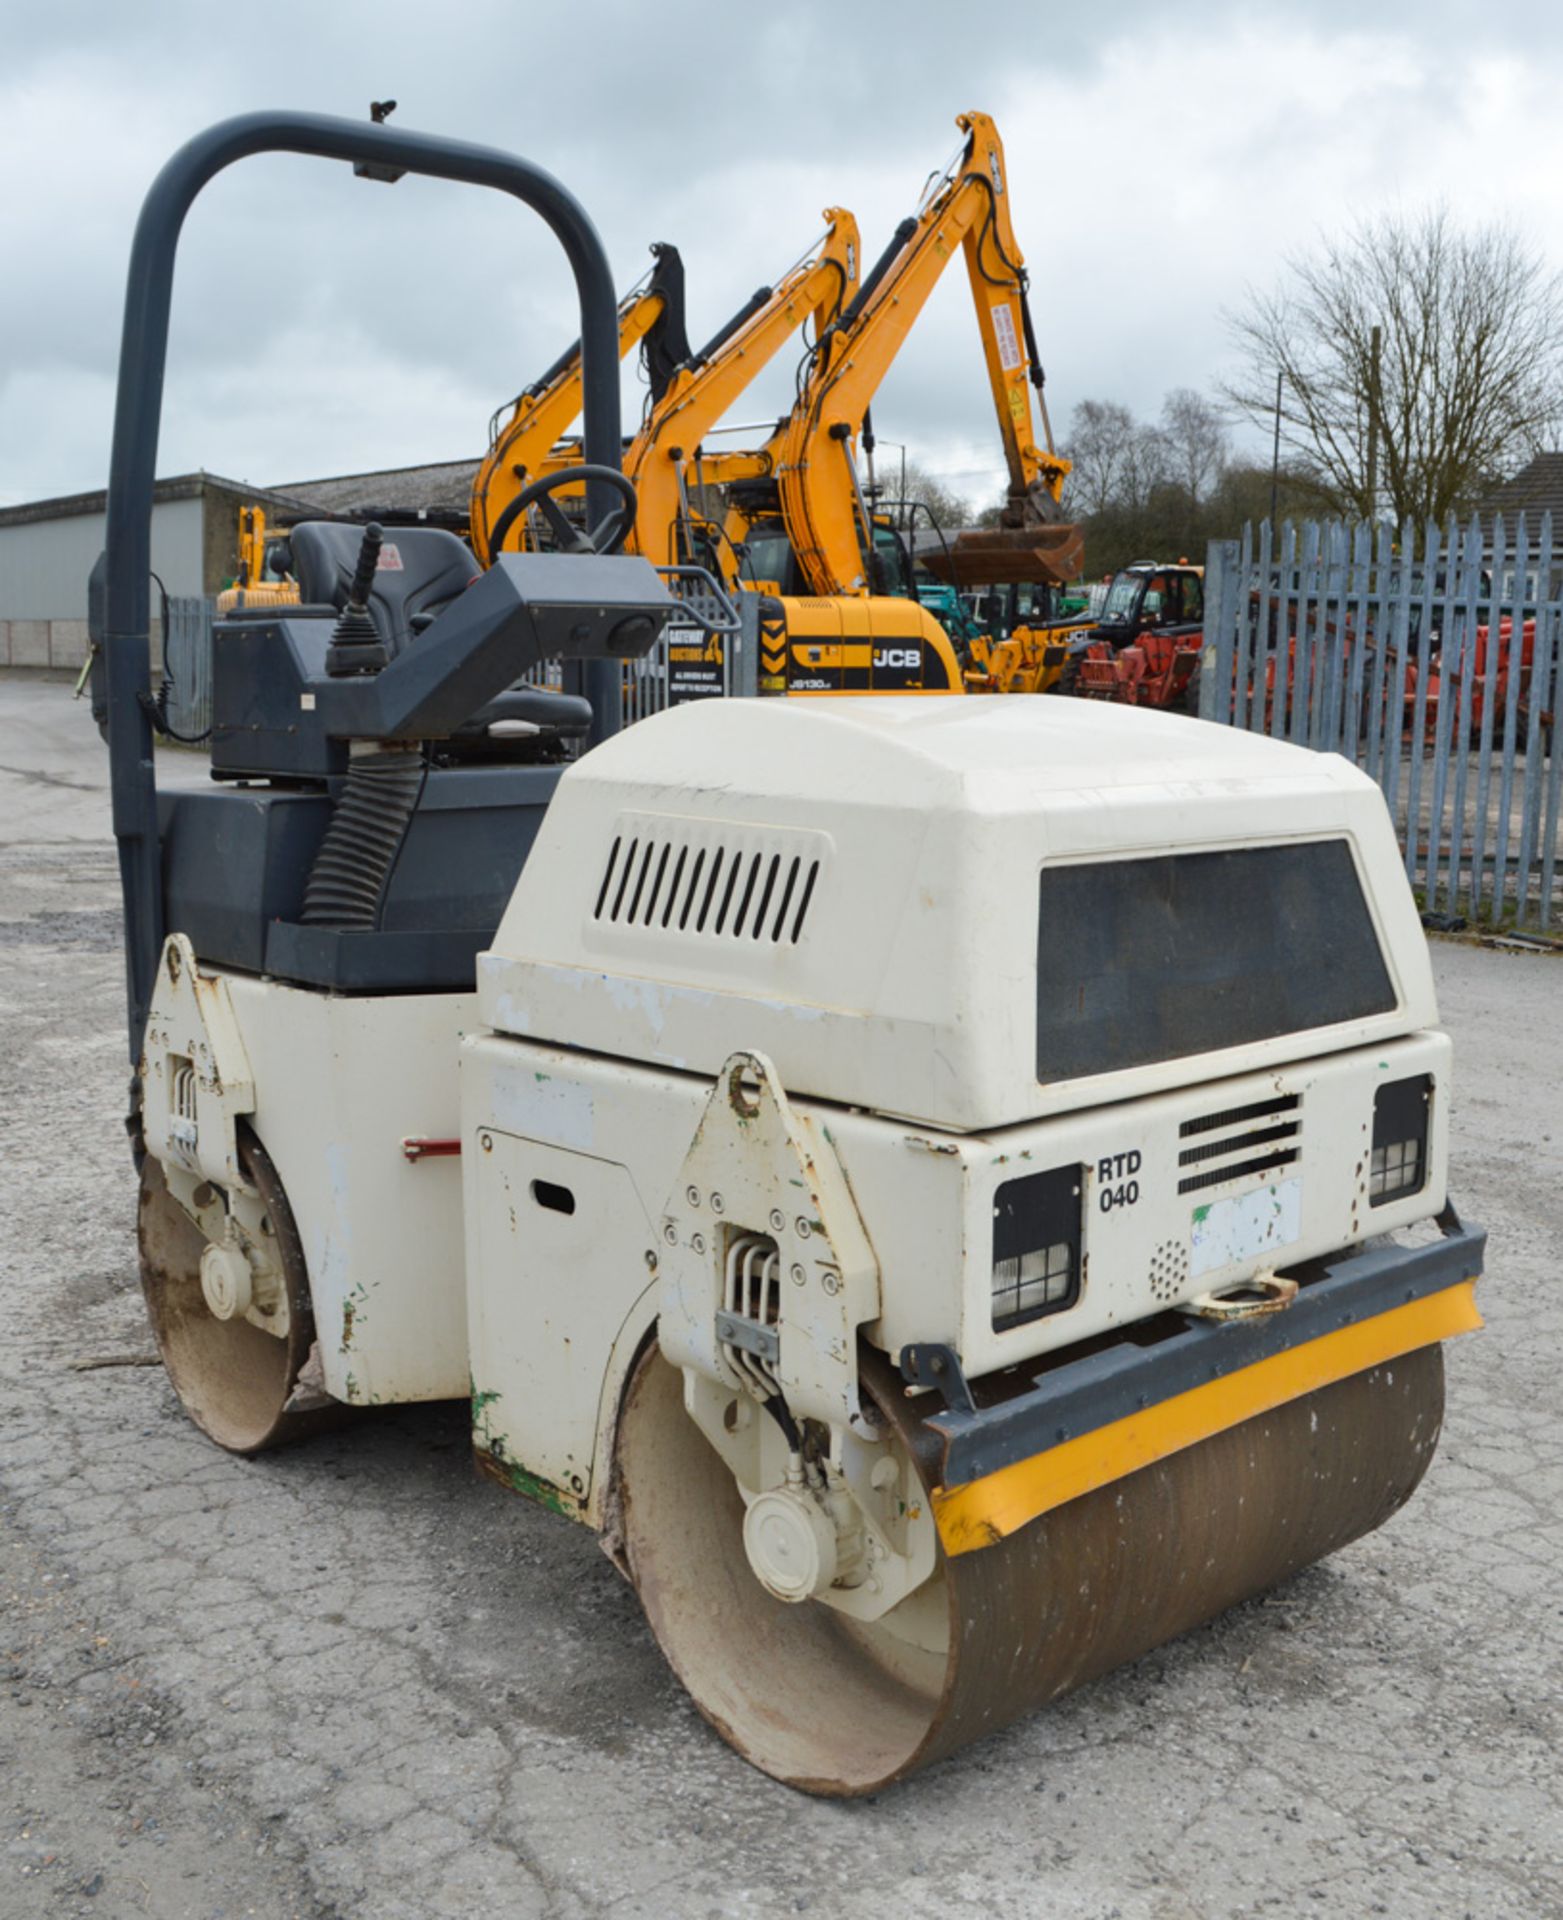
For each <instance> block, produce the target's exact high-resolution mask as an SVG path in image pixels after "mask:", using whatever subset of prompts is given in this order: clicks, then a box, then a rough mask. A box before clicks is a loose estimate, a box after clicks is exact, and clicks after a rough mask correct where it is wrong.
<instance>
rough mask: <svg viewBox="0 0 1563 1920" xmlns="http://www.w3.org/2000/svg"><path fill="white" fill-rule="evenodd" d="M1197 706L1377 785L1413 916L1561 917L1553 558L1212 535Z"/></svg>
mask: <svg viewBox="0 0 1563 1920" xmlns="http://www.w3.org/2000/svg"><path fill="white" fill-rule="evenodd" d="M1205 588H1206V600H1205V647H1204V656H1203V661H1202V665H1201V673H1200V713H1201V715H1202V716H1203V717H1204V718H1206V719H1208V720H1217V721H1221V722H1224V723H1225V724H1227V725H1229V726H1237V727H1242V728H1245V729H1246V730H1248V731H1250V732H1255V733H1268V734H1271V735H1272V736H1273V737H1275V738H1276V739H1285V740H1291V741H1295V742H1297V743H1299V744H1301V745H1303V746H1309V747H1314V748H1317V749H1319V750H1321V751H1326V752H1332V753H1342V754H1344V755H1345V756H1346V757H1347V758H1348V759H1350V760H1353V761H1354V762H1355V763H1356V764H1357V765H1358V766H1360V767H1362V768H1363V769H1364V770H1365V771H1366V772H1367V773H1368V775H1369V776H1370V778H1372V779H1374V780H1376V781H1377V782H1378V784H1379V786H1380V787H1381V788H1382V789H1383V792H1384V798H1385V800H1386V801H1387V803H1388V805H1389V810H1390V814H1391V817H1392V818H1393V820H1394V822H1395V828H1396V831H1397V833H1398V834H1399V835H1400V840H1401V845H1402V847H1403V848H1404V851H1405V861H1406V872H1407V874H1408V875H1409V877H1410V879H1411V883H1412V885H1413V886H1414V887H1416V888H1417V889H1418V890H1419V891H1420V894H1421V897H1422V902H1423V905H1424V908H1425V909H1426V910H1428V911H1430V912H1433V913H1439V914H1443V915H1447V916H1449V917H1451V918H1455V917H1458V918H1462V919H1469V920H1472V921H1476V922H1480V923H1482V924H1485V925H1489V926H1503V925H1509V926H1514V927H1526V926H1534V927H1537V928H1540V929H1542V930H1546V929H1547V928H1549V927H1551V926H1553V925H1555V924H1559V923H1563V898H1560V887H1563V849H1560V845H1559V835H1560V818H1559V814H1560V805H1563V742H1560V741H1559V740H1558V737H1557V729H1556V725H1555V718H1556V715H1557V712H1558V708H1559V706H1560V704H1563V556H1560V555H1558V554H1557V553H1556V551H1555V550H1554V547H1553V534H1552V518H1551V515H1550V514H1547V515H1543V516H1542V519H1541V522H1540V525H1539V527H1536V528H1533V527H1531V526H1528V525H1527V523H1526V520H1525V518H1524V517H1523V516H1521V517H1520V519H1519V521H1518V522H1517V524H1515V525H1514V526H1512V528H1506V527H1505V524H1504V522H1503V521H1502V520H1501V519H1499V520H1496V521H1494V522H1493V524H1492V526H1491V529H1490V533H1488V532H1484V530H1483V528H1482V525H1481V523H1480V521H1478V520H1475V519H1473V520H1472V521H1471V522H1470V524H1469V525H1468V526H1466V527H1465V528H1463V529H1462V528H1460V527H1458V526H1457V525H1456V524H1455V523H1454V522H1451V523H1450V524H1449V526H1448V527H1447V528H1444V529H1442V530H1441V529H1440V528H1438V527H1436V526H1431V525H1430V526H1428V527H1427V528H1426V529H1425V531H1424V532H1423V533H1422V535H1421V537H1420V540H1419V539H1418V538H1417V537H1416V534H1415V530H1414V529H1406V530H1404V531H1402V533H1401V535H1400V536H1399V538H1398V539H1397V538H1396V537H1395V536H1394V535H1393V533H1392V531H1391V529H1389V528H1388V527H1382V526H1381V527H1379V528H1377V529H1374V528H1370V527H1366V526H1359V527H1355V528H1350V527H1347V526H1345V525H1344V524H1342V523H1340V522H1326V523H1320V522H1309V523H1305V524H1303V525H1301V526H1297V525H1294V524H1292V523H1291V522H1287V523H1285V524H1284V525H1283V526H1282V527H1281V528H1280V529H1279V535H1278V537H1277V534H1276V531H1275V530H1274V529H1272V527H1271V526H1270V525H1269V523H1268V522H1266V523H1264V524H1262V525H1261V526H1260V527H1259V529H1258V531H1257V534H1256V533H1255V532H1254V531H1253V530H1252V529H1245V531H1244V535H1243V538H1242V540H1241V541H1213V542H1212V543H1211V546H1210V551H1209V556H1208V564H1207V569H1206V581H1205Z"/></svg>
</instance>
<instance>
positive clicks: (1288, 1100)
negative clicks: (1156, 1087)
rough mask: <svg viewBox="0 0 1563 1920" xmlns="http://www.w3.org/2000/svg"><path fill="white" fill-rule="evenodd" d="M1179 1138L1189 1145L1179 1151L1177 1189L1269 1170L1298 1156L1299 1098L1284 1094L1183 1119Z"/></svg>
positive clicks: (1192, 1188) (1194, 1189) (1186, 1189)
mask: <svg viewBox="0 0 1563 1920" xmlns="http://www.w3.org/2000/svg"><path fill="white" fill-rule="evenodd" d="M1178 1137H1179V1138H1180V1139H1181V1140H1184V1141H1186V1142H1187V1143H1188V1144H1187V1145H1186V1146H1184V1147H1182V1148H1181V1149H1180V1150H1179V1153H1178V1166H1179V1168H1180V1170H1182V1172H1181V1177H1180V1178H1179V1181H1178V1192H1179V1193H1198V1192H1200V1191H1202V1190H1203V1189H1204V1188H1206V1187H1219V1186H1223V1185H1225V1184H1226V1183H1227V1182H1228V1181H1233V1180H1244V1179H1247V1178H1249V1177H1250V1176H1252V1175H1255V1174H1268V1173H1274V1172H1275V1171H1276V1170H1277V1169H1278V1168H1280V1167H1288V1166H1291V1165H1292V1164H1293V1163H1294V1162H1296V1161H1297V1160H1299V1159H1300V1158H1301V1157H1302V1098H1301V1096H1300V1095H1299V1094H1295V1093H1283V1094H1277V1095H1276V1097H1275V1098H1274V1099H1273V1100H1256V1101H1254V1102H1253V1103H1252V1104H1251V1105H1249V1106H1245V1107H1225V1108H1222V1109H1221V1111H1219V1112H1217V1113H1207V1114H1202V1115H1201V1116H1200V1117H1199V1119H1197V1120H1185V1121H1184V1122H1183V1124H1182V1126H1180V1127H1179V1128H1178Z"/></svg>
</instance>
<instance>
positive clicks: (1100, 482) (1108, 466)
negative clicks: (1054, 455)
mask: <svg viewBox="0 0 1563 1920" xmlns="http://www.w3.org/2000/svg"><path fill="white" fill-rule="evenodd" d="M1145 437H1146V430H1145V428H1144V427H1143V426H1141V424H1140V423H1139V422H1138V421H1137V420H1136V419H1135V417H1134V415H1133V414H1132V413H1130V411H1129V409H1128V408H1127V407H1125V406H1120V405H1119V404H1118V402H1117V401H1116V400H1082V401H1081V402H1080V404H1079V405H1078V406H1077V407H1076V408H1075V410H1074V413H1073V414H1072V415H1071V417H1070V422H1069V440H1068V444H1067V445H1066V446H1065V448H1064V452H1065V453H1066V454H1067V455H1068V457H1069V459H1070V460H1071V461H1073V463H1074V468H1073V471H1072V472H1071V473H1070V475H1069V478H1068V481H1067V482H1066V483H1065V484H1066V486H1067V488H1068V491H1067V493H1066V494H1065V497H1064V508H1065V511H1066V512H1067V513H1069V514H1071V515H1076V516H1078V517H1080V518H1082V519H1089V518H1090V517H1091V516H1092V515H1093V514H1098V513H1101V512H1103V511H1104V509H1106V508H1107V507H1110V506H1115V505H1117V504H1119V503H1120V502H1122V501H1123V500H1124V499H1125V497H1126V496H1128V495H1131V494H1132V495H1135V496H1138V497H1142V498H1143V495H1144V493H1145V491H1146V490H1147V477H1146V472H1145V469H1146V467H1147V465H1148V464H1149V463H1148V462H1147V458H1146V453H1147V449H1146V446H1145Z"/></svg>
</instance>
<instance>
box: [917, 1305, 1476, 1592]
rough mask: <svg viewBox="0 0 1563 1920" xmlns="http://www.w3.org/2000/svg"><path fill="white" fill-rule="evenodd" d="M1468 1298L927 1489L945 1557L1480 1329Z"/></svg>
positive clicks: (1274, 1360) (1332, 1337) (1363, 1325)
mask: <svg viewBox="0 0 1563 1920" xmlns="http://www.w3.org/2000/svg"><path fill="white" fill-rule="evenodd" d="M1475 1295H1476V1282H1475V1281H1474V1280H1462V1281H1461V1282H1460V1283H1459V1285H1458V1286H1453V1287H1447V1288H1445V1290H1444V1291H1443V1292H1442V1293H1434V1294H1429V1295H1428V1297H1427V1298H1426V1299H1424V1300H1413V1301H1410V1302H1409V1303H1408V1304H1407V1305H1405V1306H1401V1307H1391V1308H1390V1309H1389V1311H1388V1312H1386V1313H1379V1314H1375V1315H1374V1316H1373V1318H1372V1319H1371V1320H1362V1321H1358V1322H1357V1323H1356V1324H1355V1325H1353V1326H1349V1327H1340V1328H1338V1329H1337V1330H1336V1331H1335V1332H1334V1333H1326V1334H1322V1335H1321V1336H1320V1337H1319V1338H1318V1339H1317V1340H1309V1341H1306V1342H1305V1343H1304V1344H1303V1345H1302V1346H1300V1347H1292V1348H1289V1349H1288V1350H1287V1351H1286V1352H1285V1353H1276V1354H1272V1355H1271V1356H1270V1358H1269V1359H1268V1360H1259V1361H1256V1362H1255V1363H1254V1365H1253V1366H1251V1367H1244V1368H1243V1369H1242V1370H1241V1371H1240V1372H1238V1373H1231V1374H1227V1375H1226V1376H1225V1377H1224V1378H1222V1379H1220V1380H1210V1381H1207V1382H1206V1384H1205V1385H1204V1386H1200V1387H1191V1388H1190V1389H1189V1390H1188V1392H1186V1393H1179V1394H1174V1395H1173V1397H1172V1398H1171V1399H1170V1400H1163V1401H1161V1402H1160V1404H1159V1405H1157V1406H1154V1407H1147V1408H1146V1410H1145V1411H1144V1412H1143V1413H1131V1414H1129V1415H1127V1416H1126V1417H1125V1418H1124V1419H1122V1420H1115V1421H1113V1422H1112V1424H1111V1425H1110V1426H1105V1427H1099V1428H1097V1430H1096V1431H1095V1432H1094V1433H1082V1434H1080V1435H1078V1436H1077V1437H1076V1438H1075V1439H1073V1440H1065V1441H1063V1442H1062V1443H1061V1444H1060V1445H1059V1446H1056V1447H1051V1448H1049V1450H1048V1451H1047V1452H1046V1453H1038V1454H1033V1455H1032V1456H1031V1458H1030V1459H1029V1460H1017V1461H1016V1462H1015V1463H1014V1465H1013V1466H1008V1467H1001V1468H1000V1469H999V1471H998V1472H997V1473H989V1474H985V1475H984V1476H983V1478H982V1479H980V1480H969V1481H967V1482H966V1484H965V1485H964V1486H959V1487H938V1488H935V1490H934V1495H933V1510H934V1517H935V1519H936V1521H937V1522H938V1527H939V1538H940V1539H941V1540H942V1541H943V1542H944V1550H945V1552H946V1553H949V1554H957V1553H972V1552H975V1551H976V1550H977V1548H979V1547H991V1546H993V1545H995V1544H996V1543H997V1542H998V1541H1000V1540H1002V1539H1003V1538H1004V1537H1005V1535H1006V1534H1011V1533H1015V1532H1018V1531H1019V1529H1020V1528H1021V1527H1023V1526H1025V1525H1026V1523H1027V1521H1029V1520H1035V1519H1036V1517H1037V1516H1038V1514H1042V1513H1048V1512H1050V1511H1051V1510H1052V1509H1053V1508H1054V1507H1061V1506H1063V1505H1064V1503H1065V1502H1066V1501H1068V1500H1076V1499H1078V1498H1079V1497H1080V1495H1081V1494H1082V1493H1090V1492H1091V1491H1092V1489H1093V1488H1095V1487H1103V1486H1106V1485H1108V1483H1109V1482H1111V1481H1114V1480H1122V1479H1123V1478H1125V1476H1126V1475H1128V1474H1131V1473H1134V1472H1137V1471H1138V1469H1139V1468H1141V1467H1148V1466H1149V1465H1150V1464H1151V1462H1152V1461H1154V1460H1164V1459H1166V1457H1167V1455H1168V1454H1171V1453H1180V1452H1181V1451H1182V1450H1183V1448H1185V1447H1192V1446H1194V1445H1195V1444H1196V1443H1197V1442H1199V1441H1201V1440H1205V1439H1208V1438H1209V1437H1210V1435H1211V1434H1213V1433H1223V1432H1225V1431H1226V1429H1227V1428H1228V1427H1235V1426H1239V1425H1240V1424H1241V1423H1242V1422H1243V1421H1244V1420H1250V1419H1252V1418H1253V1417H1254V1415H1255V1414H1259V1413H1268V1412H1269V1411H1270V1409H1271V1408H1272V1407H1279V1406H1284V1405H1285V1403H1286V1402H1287V1401H1288V1400H1297V1399H1300V1398H1301V1397H1302V1395H1303V1394H1305V1393H1312V1392H1313V1391H1314V1389H1315V1388H1316V1387H1327V1386H1329V1385H1331V1384H1332V1383H1333V1382H1334V1381H1336V1380H1344V1379H1346V1378H1348V1377H1349V1376H1350V1375H1351V1374H1354V1373H1365V1372H1366V1371H1367V1369H1368V1368H1369V1367H1376V1366H1380V1365H1381V1364H1382V1363H1383V1362H1384V1361H1386V1360H1396V1359H1398V1358H1399V1357H1400V1355H1401V1354H1403V1353H1414V1352H1415V1351H1416V1349H1417V1348H1418V1347H1430V1346H1432V1345H1433V1343H1434V1342H1435V1341H1438V1340H1448V1339H1450V1338H1452V1337H1453V1336H1454V1335H1455V1334H1457V1333H1470V1332H1473V1331H1474V1330H1475V1329H1476V1328H1477V1327H1479V1326H1480V1325H1481V1324H1482V1316H1481V1314H1480V1313H1479V1312H1478V1311H1477V1307H1476V1297H1475Z"/></svg>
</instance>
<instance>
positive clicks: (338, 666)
mask: <svg viewBox="0 0 1563 1920" xmlns="http://www.w3.org/2000/svg"><path fill="white" fill-rule="evenodd" d="M384 539H385V530H384V528H383V527H382V526H381V525H380V523H379V521H378V520H371V521H370V522H369V524H368V526H367V527H365V528H364V537H363V541H362V543H361V544H360V546H359V549H358V565H357V566H356V567H355V568H354V569H353V581H352V585H351V586H350V587H349V588H348V590H347V605H346V606H345V607H344V608H343V609H342V611H341V613H340V614H339V615H338V616H337V623H336V625H335V627H333V628H332V630H331V645H330V646H329V647H328V648H327V649H326V672H327V673H329V674H330V675H331V677H332V678H333V679H343V678H346V677H347V676H349V675H351V674H356V673H378V672H379V671H380V669H381V668H382V667H383V666H385V665H386V663H387V662H388V661H389V660H390V657H391V656H390V652H389V649H388V648H387V647H386V644H385V642H384V641H383V640H382V639H381V638H380V630H379V628H378V627H377V626H376V625H375V623H374V618H373V616H372V615H371V613H370V611H369V594H370V590H371V589H372V587H373V586H374V577H375V573H376V572H377V570H378V569H379V565H380V547H381V544H382V542H383V541H384Z"/></svg>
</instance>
